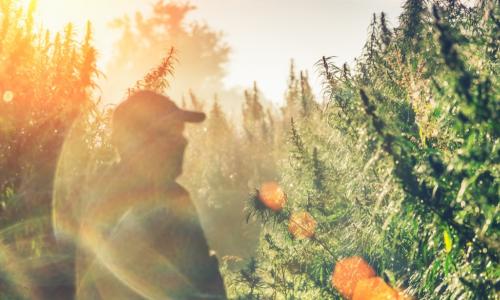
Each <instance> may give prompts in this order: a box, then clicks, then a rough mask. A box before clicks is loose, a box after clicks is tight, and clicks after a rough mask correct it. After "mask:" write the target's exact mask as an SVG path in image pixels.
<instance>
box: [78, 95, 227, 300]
mask: <svg viewBox="0 0 500 300" xmlns="http://www.w3.org/2000/svg"><path fill="white" fill-rule="evenodd" d="M204 119H205V115H204V114H203V113H198V112H190V111H185V110H181V109H179V108H178V107H177V106H176V105H175V103H174V102H172V101H171V100H170V99H169V98H167V97H164V96H162V95H159V94H156V93H154V92H150V91H140V92H137V93H135V94H133V95H132V96H130V97H129V98H128V99H127V100H125V101H124V102H123V103H121V104H120V105H119V106H118V107H117V108H116V110H115V112H114V115H113V127H112V141H113V144H114V145H115V147H116V149H117V151H118V153H119V156H120V161H119V163H117V164H116V165H114V166H111V167H108V168H107V169H106V170H105V171H103V172H101V173H100V174H98V176H97V178H96V180H95V182H94V183H93V184H92V185H91V186H92V188H91V189H90V191H91V195H88V196H87V199H84V200H85V202H86V203H88V204H87V205H86V207H84V208H82V216H81V221H80V229H79V236H80V237H79V249H80V250H79V251H78V255H77V267H76V268H77V275H76V277H77V279H76V284H77V286H76V297H77V299H226V293H225V289H224V284H223V281H222V277H221V275H220V273H219V269H218V263H217V259H216V258H215V257H214V256H210V255H209V248H208V245H207V242H206V239H205V236H204V233H203V230H202V228H201V225H200V222H199V218H198V215H197V212H196V208H195V207H194V205H193V203H192V202H191V199H190V197H189V194H188V193H187V191H186V190H185V189H184V188H183V187H182V186H180V185H179V184H178V183H176V181H175V180H176V178H177V177H179V176H180V175H181V173H182V161H183V155H184V150H185V148H186V145H187V140H186V138H185V137H184V136H183V134H182V133H183V130H184V124H185V123H186V122H192V123H197V122H201V121H203V120H204Z"/></svg>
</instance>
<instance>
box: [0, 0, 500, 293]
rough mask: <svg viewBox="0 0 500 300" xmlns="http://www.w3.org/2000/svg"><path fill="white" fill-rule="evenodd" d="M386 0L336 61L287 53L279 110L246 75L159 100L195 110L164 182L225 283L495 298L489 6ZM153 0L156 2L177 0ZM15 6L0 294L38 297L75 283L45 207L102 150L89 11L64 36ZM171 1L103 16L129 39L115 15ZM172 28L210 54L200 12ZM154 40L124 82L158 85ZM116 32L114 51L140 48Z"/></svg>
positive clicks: (5, 111)
mask: <svg viewBox="0 0 500 300" xmlns="http://www.w3.org/2000/svg"><path fill="white" fill-rule="evenodd" d="M402 3H403V4H402V5H403V13H402V14H401V16H400V17H399V24H398V25H397V27H394V28H392V27H390V26H389V25H388V23H387V21H386V15H385V14H384V13H381V14H374V15H373V19H372V21H371V25H370V28H369V35H368V36H367V38H366V43H365V46H364V49H363V52H362V53H360V55H359V56H358V58H357V59H356V62H355V64H352V65H348V64H344V65H337V64H335V62H334V61H335V58H334V57H318V61H317V64H316V68H317V70H316V72H314V73H309V72H307V71H300V70H296V68H295V66H294V63H293V61H292V62H291V64H290V71H289V75H288V82H287V89H286V90H285V91H284V99H283V105H282V106H280V107H278V106H277V105H276V104H271V103H267V102H266V101H264V100H263V96H262V93H261V91H260V90H259V86H258V82H259V78H255V80H256V82H254V84H253V87H252V88H250V89H248V90H246V91H241V94H240V95H239V97H240V98H241V100H235V101H234V102H233V103H230V104H227V103H226V100H224V99H225V98H224V97H222V98H224V99H219V98H218V96H217V95H215V96H214V97H213V99H205V98H204V97H199V96H198V95H197V90H196V87H191V88H192V89H191V90H190V91H189V93H187V95H188V96H187V97H185V98H183V99H177V100H178V105H179V106H181V107H184V108H188V109H192V110H199V111H204V112H205V113H206V114H207V120H206V121H205V122H204V123H203V124H202V125H200V126H192V127H188V128H187V134H186V135H187V137H188V140H189V146H188V149H187V153H186V157H185V163H184V173H183V175H182V177H181V178H180V180H179V182H180V183H181V184H182V185H184V186H185V187H186V189H187V190H189V192H190V194H191V197H192V198H193V201H194V202H195V204H196V206H197V209H198V211H199V214H200V217H201V223H202V225H203V228H204V231H205V234H206V237H207V240H208V243H209V245H210V247H211V248H212V249H213V250H214V251H215V253H216V254H217V257H218V260H219V265H220V269H221V272H222V275H223V277H224V281H225V286H226V289H227V293H228V298H230V299H358V300H359V299H365V300H369V299H498V297H499V295H500V294H499V293H500V266H499V255H500V236H499V228H500V224H499V222H500V215H499V209H500V205H499V197H500V189H499V187H500V180H499V175H500V139H499V137H500V116H499V112H500V100H499V97H500V82H499V78H500V76H499V71H500V68H499V62H498V54H499V44H500V43H499V41H500V5H499V3H498V1H497V0H479V1H477V3H475V4H474V5H464V4H462V3H461V1H457V0H433V1H431V0H406V1H402ZM162 5H163V6H162ZM172 5H173V4H165V3H164V2H163V1H159V3H158V4H157V6H156V7H157V8H161V7H164V8H172V7H177V8H182V7H183V6H180V5H179V6H175V5H173V6H172ZM184 8H186V6H184ZM34 9H35V8H34V5H31V6H29V7H24V8H23V7H21V5H19V3H18V2H17V1H16V0H0V299H38V298H40V299H50V298H49V296H48V295H50V292H51V291H50V288H47V286H50V283H51V282H52V283H53V281H57V280H61V281H63V282H66V281H67V282H71V280H74V279H73V278H60V277H57V276H56V275H57V274H56V275H54V271H53V270H54V268H56V269H57V268H58V266H61V265H64V262H65V259H67V255H66V253H65V252H64V251H61V249H60V247H58V242H57V239H56V237H55V236H54V231H57V228H55V227H56V226H57V224H54V220H56V219H57V217H59V216H61V215H64V218H63V219H64V220H69V221H67V222H68V223H71V220H72V219H73V217H74V216H75V215H76V214H77V213H78V212H76V211H74V210H67V209H60V208H58V207H57V203H58V202H57V199H59V198H60V197H72V199H73V200H72V201H74V202H75V203H76V202H78V201H84V200H82V199H79V197H78V196H75V194H72V193H71V191H72V190H71V189H70V188H69V187H73V188H74V187H80V186H83V185H84V183H85V182H86V181H85V180H86V179H87V178H88V177H91V176H92V174H94V173H95V172H98V170H100V169H101V168H102V167H103V166H106V165H107V164H110V163H112V162H113V161H115V160H116V159H117V154H116V151H115V150H114V149H113V146H112V144H111V141H110V116H111V113H112V109H110V108H109V106H106V105H103V101H104V100H105V99H99V98H98V97H97V96H96V91H97V90H99V86H98V84H97V80H98V78H99V76H103V75H102V72H101V71H100V70H98V68H97V65H96V59H97V56H96V55H97V53H98V50H99V49H95V47H94V46H93V40H92V39H93V37H92V36H93V32H92V31H93V30H92V24H90V23H89V24H88V25H87V29H86V33H85V35H84V38H83V40H81V41H80V40H77V39H76V38H75V36H76V34H75V32H74V29H73V27H72V25H71V24H70V25H68V26H67V27H66V29H65V31H64V32H62V33H52V32H49V31H44V30H39V29H37V28H38V27H37V26H35V24H37V23H36V20H34ZM188 11H189V9H187V10H186V12H185V13H187V12H188ZM171 12H172V10H171V9H170V10H169V9H164V10H161V9H157V10H156V14H157V16H156V17H154V18H151V19H150V20H144V19H140V20H142V21H141V22H142V23H141V24H142V25H144V24H148V26H150V27H147V26H142V27H141V26H139V25H141V24H130V23H127V24H126V26H125V25H123V24H122V23H120V24H121V25H120V26H122V27H121V28H122V29H121V30H123V32H124V39H125V38H127V39H134V38H135V39H137V38H138V37H137V36H133V35H131V34H128V35H127V34H126V33H127V32H128V33H130V32H131V31H130V27H131V26H138V27H139V28H142V29H143V30H149V32H151V33H154V32H157V31H155V30H154V27H155V26H165V28H166V29H165V31H164V32H167V33H169V32H170V31H169V30H179V28H180V27H179V26H178V25H179V24H183V22H185V21H184V20H183V19H182V18H181V19H179V20H174V19H173V18H172V17H171V16H170V18H169V13H171ZM161 14H163V15H161ZM160 15H161V16H160ZM172 20H174V21H177V22H180V23H178V24H173V23H172V22H174V21H172ZM155 22H156V23H155ZM145 28H146V29H145ZM185 28H187V29H183V30H184V31H183V33H182V34H180V35H181V36H184V37H185V38H184V40H183V43H185V44H189V43H191V44H193V45H196V44H197V43H203V41H211V42H212V44H214V45H211V47H212V48H211V49H212V52H210V53H211V55H210V56H209V59H213V60H214V61H215V62H214V64H215V65H217V66H220V65H221V64H222V63H223V62H224V61H225V60H227V57H226V55H227V53H226V52H225V51H226V50H225V48H223V47H222V48H221V47H220V45H219V44H218V43H217V39H218V37H217V35H215V34H214V32H212V31H211V29H210V28H208V27H203V28H196V27H185ZM141 38H144V39H145V38H153V37H151V36H150V35H146V34H145V33H143V34H142V35H141ZM154 38H158V37H154ZM325 38H328V37H325ZM214 40H216V42H214ZM165 41H168V42H169V43H170V42H171V43H172V44H171V46H172V47H173V48H171V49H170V50H168V49H167V51H163V53H162V54H161V56H159V57H156V60H157V62H158V66H157V67H156V68H154V69H152V70H150V71H149V72H146V73H144V74H140V75H138V76H137V79H136V80H137V83H136V84H135V85H133V86H130V88H129V90H128V91H124V95H126V94H127V93H133V92H134V90H141V89H148V90H154V91H157V92H160V93H166V94H168V92H169V84H170V79H171V78H172V76H173V77H175V76H176V63H177V61H179V60H180V61H182V59H183V56H182V55H184V54H183V52H182V51H180V52H177V51H176V45H175V41H174V40H172V41H171V40H169V39H165ZM121 49H122V51H121V52H119V55H121V56H120V57H121V58H120V59H122V60H127V59H131V60H133V58H132V56H133V53H134V52H137V51H146V50H144V49H142V50H137V49H136V50H134V51H130V49H128V50H127V51H125V50H126V49H125V48H121ZM158 51H160V50H158ZM298 51H300V50H298ZM177 53H179V54H177ZM131 55H132V56H131ZM186 59H196V57H194V58H193V57H189V58H186ZM205 59H206V58H205ZM134 63H136V64H139V63H140V62H134ZM115 66H116V68H118V67H119V66H120V64H119V63H117V64H116V65H115ZM217 70H218V69H217ZM207 72H208V71H207ZM263 72H265V70H263ZM181 75H182V74H181ZM285 75H286V74H285ZM182 76H184V75H182ZM186 76H187V75H186ZM312 76H320V78H321V80H322V82H323V94H322V95H315V94H314V93H313V92H312V89H311V87H310V83H309V82H310V78H311V77H312ZM277 84H281V83H277ZM220 94H221V95H225V94H227V91H221V93H220ZM238 101H239V102H238ZM235 103H238V104H237V105H236V104H235ZM239 103H241V107H240V106H239ZM235 106H237V107H238V109H237V110H238V113H237V114H233V113H230V112H228V107H232V108H234V107H235ZM73 207H77V205H75V206H73ZM63 225H64V226H67V227H65V228H64V230H66V232H65V233H66V234H68V235H72V234H73V235H74V234H77V231H74V230H72V226H73V227H74V226H76V225H74V224H73V225H71V224H69V225H68V224H66V223H65V224H63ZM124 251H126V249H124ZM51 270H52V271H51ZM47 274H51V275H54V276H52V277H51V276H48V275H47ZM40 282H49V284H46V283H44V284H41V283H40Z"/></svg>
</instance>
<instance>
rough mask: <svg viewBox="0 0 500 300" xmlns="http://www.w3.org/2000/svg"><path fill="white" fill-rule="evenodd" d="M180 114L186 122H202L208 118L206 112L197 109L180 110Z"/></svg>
mask: <svg viewBox="0 0 500 300" xmlns="http://www.w3.org/2000/svg"><path fill="white" fill-rule="evenodd" d="M179 113H180V115H181V117H182V120H183V121H184V122H188V123H200V122H203V121H204V120H205V118H206V116H205V114H204V113H202V112H197V111H189V110H180V112H179Z"/></svg>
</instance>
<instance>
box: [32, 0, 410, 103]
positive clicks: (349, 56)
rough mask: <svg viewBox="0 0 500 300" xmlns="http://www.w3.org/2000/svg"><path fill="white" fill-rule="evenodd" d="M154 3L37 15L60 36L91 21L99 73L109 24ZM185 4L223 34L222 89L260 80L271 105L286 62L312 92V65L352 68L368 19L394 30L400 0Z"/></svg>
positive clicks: (58, 3)
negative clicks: (326, 59)
mask: <svg viewBox="0 0 500 300" xmlns="http://www.w3.org/2000/svg"><path fill="white" fill-rule="evenodd" d="M154 2H155V1H148V0H121V1H117V0H107V1H106V0H85V1H83V0H39V1H38V13H39V14H40V17H41V20H42V22H43V25H44V26H45V27H47V28H49V29H51V30H61V29H62V28H63V27H64V25H65V24H66V23H67V22H70V21H71V22H74V25H75V27H76V28H77V29H78V30H79V32H81V31H83V28H84V25H85V22H86V21H87V20H90V21H91V22H92V23H93V25H94V28H95V29H94V30H95V44H96V47H97V49H98V51H99V65H100V66H101V69H102V70H104V71H105V66H106V63H107V61H108V60H109V58H110V57H111V55H112V45H113V43H114V42H115V41H116V40H117V39H118V37H119V34H118V32H116V31H115V30H113V29H111V28H110V27H109V22H110V21H111V20H113V19H114V18H116V17H120V16H123V15H124V14H129V15H133V14H134V13H135V11H142V12H143V13H145V14H147V13H148V12H149V11H150V7H151V5H152V3H154ZM190 3H192V4H193V5H195V6H196V7H197V9H196V10H195V11H194V12H193V13H192V14H190V17H189V18H190V20H196V21H201V22H206V23H207V24H208V25H209V26H210V27H211V28H213V29H214V30H217V31H222V32H223V33H224V40H225V41H226V42H227V44H228V45H229V46H230V47H231V48H232V52H231V55H230V62H229V64H228V65H227V75H226V77H225V80H224V82H225V84H226V85H227V87H233V86H241V87H248V86H250V85H251V84H252V82H253V81H254V80H258V84H259V86H260V88H261V89H262V91H263V93H264V95H265V96H266V97H267V98H269V99H271V100H273V101H274V102H277V103H280V102H281V101H282V96H283V92H284V90H285V88H286V76H287V71H288V68H289V60H290V59H292V58H293V59H294V60H295V62H296V65H297V68H298V69H307V70H308V71H309V72H310V74H311V84H312V85H313V88H314V90H315V91H316V92H317V93H318V92H319V91H320V82H319V80H318V79H317V76H315V68H314V64H315V62H316V61H317V60H318V59H320V58H321V57H322V56H323V55H325V56H336V57H337V62H338V63H343V62H352V60H353V59H354V57H356V56H357V55H359V53H360V51H361V48H362V46H363V43H364V40H365V37H366V34H367V28H368V25H369V22H370V17H371V14H372V13H374V12H376V13H380V12H382V11H384V12H386V13H387V14H388V17H389V20H390V22H391V23H392V25H395V24H396V22H397V16H398V14H399V13H400V10H401V1H398V0H372V1H366V0H349V1H347V0H344V1H342V0H312V1H296V0H294V1H289V0H273V1H250V0H245V1H233V0H194V1H191V2H190ZM180 63H182V62H180ZM107 88H109V87H107ZM104 94H106V91H104ZM106 100H108V101H113V102H114V101H116V100H117V99H106Z"/></svg>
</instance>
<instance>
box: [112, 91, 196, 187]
mask: <svg viewBox="0 0 500 300" xmlns="http://www.w3.org/2000/svg"><path fill="white" fill-rule="evenodd" d="M190 118H191V119H190ZM203 119H204V115H203V114H201V113H195V112H188V111H184V110H180V109H179V108H177V106H176V105H175V104H174V103H173V102H172V101H171V100H170V99H168V98H166V97H164V96H161V95H159V94H155V93H152V92H140V93H138V94H136V95H133V96H131V97H130V98H129V99H127V100H126V101H125V102H123V103H122V104H120V105H119V106H118V107H117V109H116V111H115V114H114V116H113V141H114V144H115V146H116V147H117V149H118V152H119V154H120V157H121V162H122V163H124V164H127V165H129V166H130V167H132V168H133V170H134V171H136V172H139V174H141V175H143V176H145V177H148V178H149V179H154V180H172V179H175V178H176V177H178V176H179V175H180V174H181V173H182V160H183V155H184V151H185V148H186V146H187V140H186V138H185V137H184V136H183V131H184V127H185V126H184V123H185V122H186V121H192V122H199V121H201V120H203Z"/></svg>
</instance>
